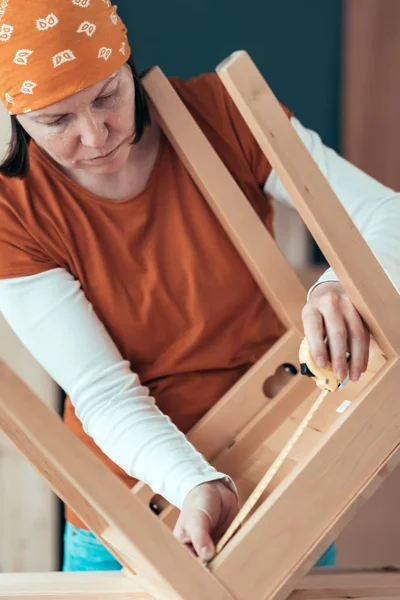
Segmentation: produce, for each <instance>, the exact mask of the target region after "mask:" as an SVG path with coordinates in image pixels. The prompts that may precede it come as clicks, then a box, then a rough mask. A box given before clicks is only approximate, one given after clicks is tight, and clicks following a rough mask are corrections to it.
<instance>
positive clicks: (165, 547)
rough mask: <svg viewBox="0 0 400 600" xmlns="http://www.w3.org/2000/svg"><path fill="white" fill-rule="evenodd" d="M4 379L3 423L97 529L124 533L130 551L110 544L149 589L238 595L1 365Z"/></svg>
mask: <svg viewBox="0 0 400 600" xmlns="http://www.w3.org/2000/svg"><path fill="white" fill-rule="evenodd" d="M0 381H1V388H0V429H1V430H2V431H3V432H4V433H5V435H6V436H7V437H8V438H9V439H10V441H11V442H12V443H13V444H15V445H16V446H17V448H18V449H19V450H20V451H21V452H22V454H24V455H25V456H26V457H27V458H28V460H29V461H30V462H31V463H32V464H33V465H34V466H35V468H36V469H37V470H38V471H39V472H40V473H41V474H42V475H43V476H44V477H45V479H46V480H47V481H48V482H49V484H50V485H51V486H52V488H53V489H54V491H55V492H56V493H57V494H58V495H59V496H60V497H61V498H63V499H64V500H65V501H66V502H68V504H69V505H70V506H71V507H72V508H73V509H74V510H75V511H76V512H77V514H78V515H79V516H80V517H81V518H83V520H84V521H86V522H87V523H88V524H90V526H91V528H92V531H94V532H95V533H96V534H97V535H98V536H101V534H102V533H104V530H106V529H107V527H106V526H107V524H109V527H111V528H112V529H113V531H116V532H118V533H119V534H120V539H121V541H122V543H123V546H124V549H123V552H122V553H118V551H115V550H113V547H112V546H109V549H110V551H111V552H112V553H113V554H114V556H115V557H116V558H117V559H118V560H119V561H120V562H121V563H122V564H124V565H125V566H127V567H129V568H130V569H132V570H134V571H136V572H137V573H139V574H140V576H141V577H142V581H143V582H144V583H143V585H144V587H145V589H146V591H148V592H150V593H152V594H153V595H156V596H159V597H160V598H163V597H167V598H168V599H169V600H170V599H171V600H186V599H187V598H188V597H191V599H192V600H203V598H204V597H212V598H215V600H230V599H231V598H232V596H231V595H230V594H229V593H228V592H226V591H225V589H224V588H223V586H221V585H220V584H219V582H218V581H217V580H216V578H213V577H211V576H210V573H209V572H208V571H207V569H205V568H204V567H202V566H201V565H200V563H199V562H198V561H197V560H196V559H195V557H194V556H193V555H192V554H191V553H190V552H188V551H187V549H186V548H185V547H184V546H183V545H182V544H181V543H179V542H178V540H177V539H176V538H174V536H173V535H172V533H171V532H170V531H169V530H168V528H167V527H165V526H164V525H163V524H160V523H159V521H158V519H157V518H156V517H155V515H154V514H153V513H152V512H151V511H150V510H149V509H148V508H146V507H145V506H143V504H142V503H141V502H140V501H139V500H138V499H137V498H135V497H134V496H133V495H132V494H131V493H130V490H129V489H128V488H127V487H126V486H125V485H124V484H123V483H122V482H121V481H120V480H119V479H118V477H117V476H116V475H115V474H114V473H113V472H112V471H111V470H110V469H109V468H108V467H107V466H106V465H104V464H103V463H102V461H101V460H100V459H99V458H98V457H97V456H95V455H94V454H93V453H92V452H91V451H90V450H89V449H88V448H87V447H86V446H85V445H84V444H83V443H82V442H81V441H80V440H79V439H78V438H77V437H76V436H75V435H74V434H73V433H72V432H71V431H69V430H68V429H67V427H66V426H65V425H64V424H63V423H62V421H61V419H60V418H59V417H58V416H57V415H56V414H55V413H54V412H53V411H52V410H50V409H49V408H48V407H46V406H45V405H44V404H43V403H42V402H41V401H40V400H39V399H38V398H37V397H36V396H35V395H34V394H33V393H32V392H31V391H30V390H29V388H28V387H27V386H26V385H25V384H23V383H22V382H21V381H20V380H19V379H18V377H17V376H16V375H15V374H14V373H12V371H11V370H10V369H9V368H8V367H6V366H5V365H4V364H1V363H0ZM126 548H128V549H129V551H128V557H127V556H126ZM177 564H179V565H180V569H179V570H177V569H176V565H177Z"/></svg>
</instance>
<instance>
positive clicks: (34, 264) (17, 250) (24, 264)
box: [0, 197, 58, 279]
mask: <svg viewBox="0 0 400 600" xmlns="http://www.w3.org/2000/svg"><path fill="white" fill-rule="evenodd" d="M57 266H58V265H57V264H55V262H54V261H53V260H52V259H51V257H49V256H47V254H46V252H45V251H44V249H43V248H42V247H41V245H40V243H39V242H38V241H37V239H35V236H34V235H33V234H32V233H30V231H29V228H28V226H27V225H26V223H24V217H23V214H20V213H19V212H18V210H17V208H16V207H13V206H12V205H11V203H9V202H7V201H6V200H5V199H4V198H1V197H0V279H7V278H10V277H23V276H25V275H37V274H38V273H43V272H45V271H49V270H50V269H55V268H56V267H57Z"/></svg>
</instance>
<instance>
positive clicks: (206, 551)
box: [200, 546, 214, 562]
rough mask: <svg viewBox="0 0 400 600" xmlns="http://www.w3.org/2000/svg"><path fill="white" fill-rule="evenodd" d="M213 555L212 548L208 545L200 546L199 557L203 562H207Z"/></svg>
mask: <svg viewBox="0 0 400 600" xmlns="http://www.w3.org/2000/svg"><path fill="white" fill-rule="evenodd" d="M213 557H214V549H213V548H211V547H210V546H203V547H202V548H200V559H201V560H202V561H203V562H208V561H209V560H211V559H212V558H213Z"/></svg>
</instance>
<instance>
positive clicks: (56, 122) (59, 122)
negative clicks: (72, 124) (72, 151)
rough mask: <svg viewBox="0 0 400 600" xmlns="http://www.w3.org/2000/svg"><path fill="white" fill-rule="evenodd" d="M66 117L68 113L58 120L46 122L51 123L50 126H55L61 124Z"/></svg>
mask: <svg viewBox="0 0 400 600" xmlns="http://www.w3.org/2000/svg"><path fill="white" fill-rule="evenodd" d="M65 117H66V115H63V116H62V117H59V118H58V119H57V120H56V121H52V122H51V123H46V125H49V127H54V126H55V125H61V123H62V122H63V120H64V119H65Z"/></svg>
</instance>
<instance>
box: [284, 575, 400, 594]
mask: <svg viewBox="0 0 400 600" xmlns="http://www.w3.org/2000/svg"><path fill="white" fill-rule="evenodd" d="M325 598H330V599H331V600H335V599H336V600H339V599H340V600H342V599H343V600H344V599H345V598H354V599H357V600H363V599H366V598H368V599H369V600H372V599H373V600H379V599H381V598H400V573H399V572H392V573H391V572H386V571H384V570H375V571H374V570H365V571H363V570H361V569H360V570H357V571H350V570H349V571H339V570H336V569H314V571H313V573H312V574H310V575H308V576H307V577H306V578H304V579H303V581H301V582H300V583H299V585H298V586H297V590H296V591H295V592H293V594H291V596H290V600H323V599H325Z"/></svg>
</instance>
